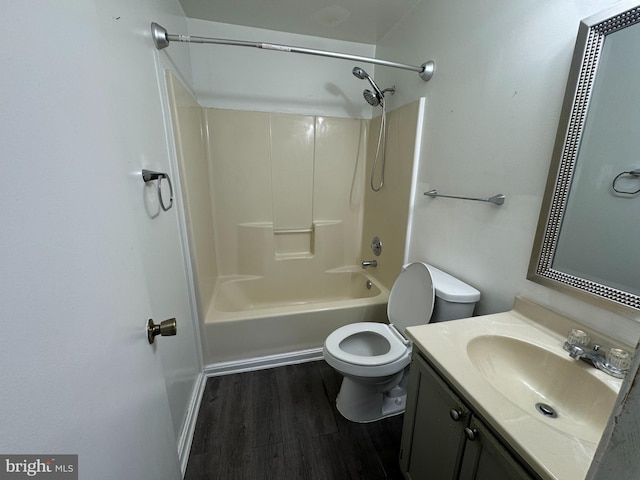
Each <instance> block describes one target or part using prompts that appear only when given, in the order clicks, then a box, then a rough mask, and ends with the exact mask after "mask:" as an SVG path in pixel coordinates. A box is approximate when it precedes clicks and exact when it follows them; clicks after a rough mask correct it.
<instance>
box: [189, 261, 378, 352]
mask: <svg viewBox="0 0 640 480" xmlns="http://www.w3.org/2000/svg"><path fill="white" fill-rule="evenodd" d="M388 299H389V291H388V290H387V289H386V288H385V287H384V286H383V285H382V284H380V283H379V282H378V281H377V280H376V279H375V278H374V277H373V276H371V275H369V274H368V272H365V271H364V270H362V269H361V268H359V267H351V268H349V267H347V268H340V269H337V270H330V271H325V272H316V273H314V274H313V273H312V274H309V272H305V273H302V272H301V273H300V274H298V275H291V274H290V272H287V275H278V273H277V272H275V273H272V274H270V275H265V276H238V275H234V276H227V277H220V278H219V279H218V281H217V282H216V285H215V288H214V293H213V298H212V300H211V303H210V305H209V308H208V310H207V314H206V317H205V321H204V325H203V332H202V333H203V335H204V336H205V338H204V340H205V341H204V342H203V343H204V344H205V345H206V351H205V352H204V355H205V363H206V364H216V363H219V362H229V361H235V360H246V359H251V358H260V357H265V356H270V355H279V354H287V353H292V352H299V351H303V350H310V349H316V348H320V347H322V345H323V343H324V340H325V338H326V337H327V336H328V335H329V334H330V333H331V332H332V331H333V330H335V329H336V328H338V327H341V326H343V325H346V324H348V323H354V322H365V321H369V322H385V321H386V318H387V315H386V306H387V300H388Z"/></svg>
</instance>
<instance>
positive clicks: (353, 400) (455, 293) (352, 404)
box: [323, 262, 480, 423]
mask: <svg viewBox="0 0 640 480" xmlns="http://www.w3.org/2000/svg"><path fill="white" fill-rule="evenodd" d="M479 299H480V292H479V291H478V290H476V289H475V288H473V287H472V286H470V285H467V284H466V283H464V282H462V281H461V280H458V279H457V278H455V277H452V276H451V275H449V274H448V273H445V272H443V271H442V270H438V269H437V268H435V267H433V266H431V265H427V264H425V263H421V262H415V263H411V264H408V265H406V266H404V267H403V269H402V271H401V272H400V275H398V278H397V279H396V281H395V282H394V284H393V287H392V289H391V294H390V295H389V302H388V304H387V317H388V319H389V324H385V323H377V322H358V323H352V324H349V325H345V326H343V327H340V328H338V329H337V330H335V331H333V332H332V333H331V334H330V335H329V336H328V337H327V339H326V340H325V342H324V348H323V356H324V359H325V361H326V362H327V363H328V364H329V365H331V366H332V367H333V368H335V369H336V370H337V371H338V372H339V373H340V374H342V375H343V377H344V378H343V380H342V385H341V387H340V392H339V393H338V398H337V399H336V407H337V408H338V411H339V412H340V413H341V414H342V416H343V417H345V418H346V419H347V420H351V421H353V422H359V423H365V422H373V421H376V420H380V419H382V418H385V417H389V416H392V415H398V414H400V413H402V412H404V409H405V404H406V396H407V390H406V387H407V384H408V380H409V377H408V373H409V363H410V362H411V347H412V344H411V341H410V340H409V339H408V338H407V337H406V336H405V333H404V331H405V329H406V328H407V327H411V326H415V325H421V324H425V323H429V322H441V321H446V320H455V319H458V318H466V317H470V316H472V315H473V310H474V308H475V305H476V303H477V302H478V300H479Z"/></svg>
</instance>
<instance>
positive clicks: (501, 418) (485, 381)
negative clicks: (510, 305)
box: [400, 298, 622, 480]
mask: <svg viewBox="0 0 640 480" xmlns="http://www.w3.org/2000/svg"><path fill="white" fill-rule="evenodd" d="M575 326H576V324H575V323H574V322H572V321H571V320H570V319H568V318H566V317H563V316H561V315H558V314H557V313H554V312H552V311H549V310H547V309H545V308H544V307H541V306H539V305H537V304H535V303H533V302H531V301H529V300H526V299H522V298H518V299H516V304H515V306H514V309H513V310H511V311H509V312H505V313H499V314H494V315H486V316H482V317H473V318H468V319H463V320H456V321H451V322H443V323H435V324H433V323H432V324H427V325H422V326H418V327H410V328H409V329H407V333H408V334H409V336H410V338H411V339H412V340H413V342H414V349H413V360H412V364H411V377H410V384H409V393H408V398H407V408H406V412H405V419H404V426H403V433H402V445H401V453H400V464H401V468H402V471H403V473H404V475H405V478H407V479H411V480H419V479H429V480H440V479H443V480H444V479H447V480H448V479H460V480H472V479H477V480H495V479H501V480H522V479H543V480H550V479H553V480H580V479H583V478H584V477H585V475H586V473H587V471H588V469H589V466H590V464H591V461H592V459H593V455H594V453H595V450H596V447H597V445H598V442H599V440H600V437H601V436H602V433H603V431H604V429H605V426H606V425H607V421H608V418H609V415H610V413H611V411H612V409H613V406H614V404H615V401H616V397H617V394H618V391H619V389H620V386H621V383H622V380H619V379H616V378H614V377H611V376H609V375H607V374H606V373H604V372H602V371H600V370H598V369H596V368H594V367H593V366H590V365H588V364H587V363H585V362H582V361H579V360H575V359H573V358H571V357H570V356H569V354H568V353H567V352H566V351H564V350H563V343H564V341H565V339H566V332H568V331H569V330H570V329H571V328H574V327H575ZM598 342H600V344H601V345H602V346H603V348H608V347H609V346H613V345H612V344H610V343H608V339H606V338H603V339H598Z"/></svg>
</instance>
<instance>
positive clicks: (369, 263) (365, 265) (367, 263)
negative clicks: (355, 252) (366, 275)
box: [362, 260, 378, 268]
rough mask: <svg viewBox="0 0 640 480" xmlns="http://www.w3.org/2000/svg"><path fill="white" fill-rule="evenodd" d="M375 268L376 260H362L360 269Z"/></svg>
mask: <svg viewBox="0 0 640 480" xmlns="http://www.w3.org/2000/svg"><path fill="white" fill-rule="evenodd" d="M377 266H378V261H377V260H364V261H363V262H362V268H368V267H377Z"/></svg>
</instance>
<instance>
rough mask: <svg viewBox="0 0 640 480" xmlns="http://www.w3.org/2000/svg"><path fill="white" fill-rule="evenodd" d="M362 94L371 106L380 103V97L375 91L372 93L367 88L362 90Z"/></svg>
mask: <svg viewBox="0 0 640 480" xmlns="http://www.w3.org/2000/svg"><path fill="white" fill-rule="evenodd" d="M362 96H363V97H364V99H365V100H366V101H367V103H368V104H369V105H371V106H372V107H377V106H378V105H380V103H382V102H381V99H380V98H379V97H378V95H376V94H375V93H373V92H372V91H371V90H369V89H367V90H365V91H364V92H362ZM383 98H384V97H383Z"/></svg>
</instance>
